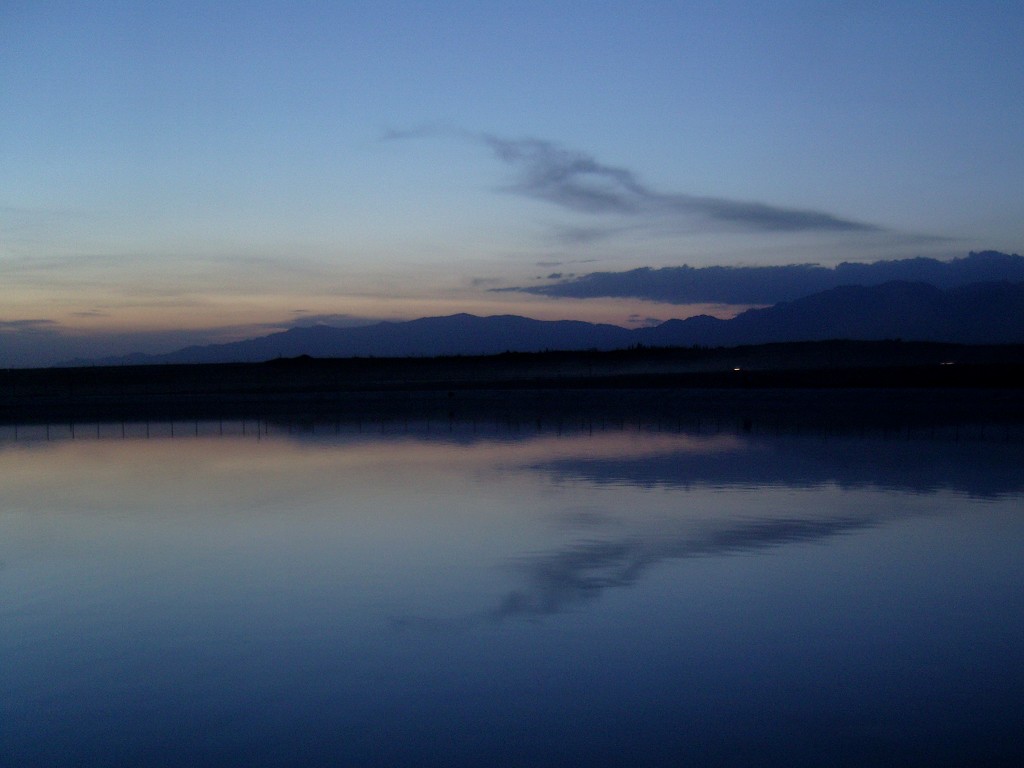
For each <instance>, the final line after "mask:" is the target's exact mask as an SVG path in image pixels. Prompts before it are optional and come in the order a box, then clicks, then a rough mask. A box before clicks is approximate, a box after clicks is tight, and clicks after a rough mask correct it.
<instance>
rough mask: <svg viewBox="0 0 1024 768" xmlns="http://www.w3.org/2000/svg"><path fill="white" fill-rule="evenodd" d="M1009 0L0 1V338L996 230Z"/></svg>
mask: <svg viewBox="0 0 1024 768" xmlns="http://www.w3.org/2000/svg"><path fill="white" fill-rule="evenodd" d="M1022 39H1024V4H1021V3H1018V2H940V1H935V2H885V3H882V2H870V1H868V0H865V1H864V2H850V3H847V2H770V3H768V2H763V3H762V2H753V1H752V2H743V3H731V2H719V3H696V2H694V3H690V2H678V1H677V2H629V3H626V2H622V3H613V2H598V1H597V0H594V1H592V2H557V1H549V2H511V1H510V0H504V2H487V1H486V0H474V1H473V2H432V3H420V2H386V1H385V2H373V3H370V2H343V3H327V2H281V3H274V2H259V1H257V0H249V1H248V2H239V3H234V2H218V3H209V2H202V3H199V2H196V3H193V2H165V3H149V2H109V1H107V0H91V2H47V1H46V0H32V1H31V2H22V1H21V0H6V2H4V3H3V5H2V6H0V104H3V108H2V110H0V366H4V365H7V366H13V365H29V364H31V365H37V364H38V365H50V364H54V363H55V362H59V361H61V360H64V359H68V358H70V357H74V356H82V355H85V356H89V355H96V356H105V355H111V354H124V353H127V352H131V351H143V352H152V353H159V352H163V351H169V350H171V349H175V348H178V347H180V346H184V345H185V344H190V343H206V342H214V341H228V340H233V339H238V338H246V337H251V336H254V335H262V334H265V333H269V332H271V331H273V330H279V329H283V328H287V327H290V326H294V325H297V324H309V323H314V322H329V323H331V324H336V325H339V324H353V323H361V322H366V321H368V320H377V319H412V318H416V317H421V316H431V315H445V314H453V313H456V312H471V313H474V314H480V315H492V314H505V313H514V314H521V315H526V316H530V317H536V318H539V319H579V320H590V321H601V322H612V323H615V324H618V325H627V326H628V325H637V324H640V323H644V322H653V321H654V320H665V319H669V318H672V317H686V316H688V315H692V314H697V313H699V312H710V313H713V314H717V315H719V316H722V317H728V316H731V315H732V314H735V313H736V312H738V311H740V310H741V309H745V308H746V306H742V305H731V304H722V303H721V302H715V301H711V300H708V301H706V302H700V301H694V302H691V303H686V304H681V303H665V302H660V301H653V300H648V301H644V300H640V299H635V298H600V297H598V298H586V299H581V298H574V297H566V296H560V295H554V294H545V293H543V292H539V293H538V292H536V291H534V290H531V291H517V290H508V289H509V288H518V287H522V288H528V289H536V288H537V287H538V286H543V285H546V284H548V283H551V282H552V281H557V280H564V279H576V278H578V277H580V276H586V275H588V274H590V273H595V272H618V271H627V270H634V269H638V268H641V267H650V268H652V269H659V268H664V267H679V266H683V265H688V266H690V267H697V268H699V267H709V266H715V267H763V266H773V265H787V264H820V265H823V266H827V267H828V266H835V265H837V264H839V263H840V262H844V261H847V262H871V261H876V260H881V259H886V260H888V259H902V258H910V257H917V256H926V257H931V258H937V259H942V260H949V259H953V258H957V257H963V256H965V255H966V254H967V253H968V252H969V251H972V250H982V249H994V250H999V251H1003V252H1006V253H1015V252H1019V251H1021V250H1022V243H1024V194H1021V186H1020V184H1021V179H1022V178H1024V151H1021V150H1022V143H1024V142H1022V139H1021V126H1022V125H1024V46H1022V45H1021V40H1022Z"/></svg>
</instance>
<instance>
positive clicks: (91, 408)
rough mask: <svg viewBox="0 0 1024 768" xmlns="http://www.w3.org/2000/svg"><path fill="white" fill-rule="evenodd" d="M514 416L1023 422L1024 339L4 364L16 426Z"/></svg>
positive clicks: (1, 374)
mask: <svg viewBox="0 0 1024 768" xmlns="http://www.w3.org/2000/svg"><path fill="white" fill-rule="evenodd" d="M502 414H505V415H511V414H516V416H517V417H524V418H534V417H536V418H568V419H571V418H577V417H578V418H640V417H642V418H657V419H679V420H682V419H687V420H689V419H699V418H709V419H710V418H718V419H721V418H726V419H738V420H739V423H742V424H752V423H753V422H754V421H755V420H756V421H759V422H761V423H763V422H764V421H766V420H769V421H770V420H775V421H776V422H779V423H781V422H786V423H788V424H799V423H801V422H808V423H819V424H820V423H824V422H827V423H829V424H833V425H835V426H837V427H843V426H847V427H856V426H867V425H875V426H884V425H887V424H897V423H899V424H946V425H950V424H960V423H965V424H966V423H976V424H986V423H996V424H1008V425H1022V424H1024V345H1013V346H960V345H950V344H926V343H907V342H899V341H892V342H840V341H837V342H813V343H811V342H809V343H802V344H771V345H760V346H749V347H736V348H722V349H703V348H685V349H645V348H638V349H630V350H623V351H618V352H544V353H535V354H526V353H506V354H503V355H494V356H486V357H448V358H402V359H397V358H352V359H313V358H308V357H300V358H290V359H279V360H272V361H269V362H266V363H256V364H210V365H157V366H123V367H92V368H50V369H30V370H7V371H0V423H6V424H18V423H22V424H25V423H44V422H57V421H78V422H88V421H118V420H120V421H139V420H175V419H211V418H213V419H216V418H308V419H338V420H347V419H356V418H358V419H376V418H380V419H388V418H411V417H417V418H450V419H464V418H477V417H483V416H496V415H499V416H500V415H502Z"/></svg>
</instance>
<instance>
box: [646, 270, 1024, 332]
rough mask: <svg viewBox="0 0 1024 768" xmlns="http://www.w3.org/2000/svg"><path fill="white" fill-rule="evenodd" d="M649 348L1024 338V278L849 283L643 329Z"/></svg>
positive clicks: (670, 321)
mask: <svg viewBox="0 0 1024 768" xmlns="http://www.w3.org/2000/svg"><path fill="white" fill-rule="evenodd" d="M638 333H639V334H640V335H642V336H643V342H642V343H645V344H651V345H652V346H670V345H671V346H677V345H678V346H691V345H693V344H703V345H707V346H732V345H737V344H762V343H766V342H782V341H819V340H824V339H860V340H875V339H897V338H899V339H904V340H907V341H945V342H954V343H959V344H1011V343H1020V342H1024V283H1007V282H998V283H973V284H970V285H965V286H960V287H957V288H950V289H947V290H942V289H940V288H936V287H935V286H932V285H928V284H926V283H909V282H901V281H893V282H889V283H884V284H883V285H876V286H861V285H846V286H841V287H839V288H832V289H830V290H827V291H822V292H820V293H815V294H812V295H810V296H807V297H805V298H802V299H796V300H795V301H786V302H780V303H778V304H776V305H775V306H772V307H768V308H765V309H751V310H748V311H746V312H743V313H742V314H740V315H737V316H736V317H734V318H733V319H731V320H719V319H717V318H714V317H708V316H706V315H702V316H698V317H691V318H688V319H686V320H669V321H667V322H665V323H662V324H661V325H659V326H657V327H654V328H648V329H641V331H638Z"/></svg>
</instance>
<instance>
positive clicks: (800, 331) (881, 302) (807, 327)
mask: <svg viewBox="0 0 1024 768" xmlns="http://www.w3.org/2000/svg"><path fill="white" fill-rule="evenodd" d="M896 338H900V339H904V340H907V341H911V340H913V341H945V342H955V343H961V344H1009V343H1024V283H1010V282H991V283H974V284H970V285H965V286H960V287H956V288H950V289H946V290H943V289H940V288H936V287H935V286H932V285H929V284H926V283H914V282H900V281H894V282H889V283H885V284H883V285H877V286H855V285H848V286H841V287H838V288H833V289H830V290H827V291H822V292H820V293H815V294H813V295H811V296H807V297H805V298H802V299H796V300H794V301H788V302H781V303H779V304H776V305H775V306H772V307H768V308H766V309H752V310H748V311H747V312H744V313H742V314H740V315H738V316H737V317H735V318H733V319H731V320H720V319H717V318H714V317H708V316H706V315H701V316H697V317H691V318H688V319H686V320H669V321H667V322H665V323H662V324H660V325H658V326H654V327H650V328H638V329H635V330H630V329H626V328H620V327H618V326H614V325H604V324H593V323H584V322H578V321H569V320H562V321H543V320H531V319H529V318H525V317H518V316H514V315H500V316H494V317H476V316H474V315H467V314H459V315H451V316H449V317H429V318H422V319H419V320H411V321H408V322H385V323H377V324H375V325H368V326H362V327H357V328H334V327H331V326H326V325H317V326H312V327H306V328H292V329H290V330H287V331H283V332H280V333H274V334H271V335H269V336H263V337H260V338H255V339H248V340H246V341H237V342H233V343H229V344H214V345H209V346H199V347H187V348H185V349H181V350H178V351H177V352H171V353H169V354H164V355H130V356H128V357H120V358H108V359H104V360H98V361H91V363H90V364H101V365H113V364H118V365H120V364H146V363H220V362H260V361H264V360H271V359H274V358H277V357H297V356H299V355H310V356H312V357H435V356H441V355H487V354H496V353H500V352H506V351H512V352H537V351H543V350H581V349H598V350H608V349H622V348H626V347H630V346H633V345H637V344H643V345H648V346H694V345H704V346H735V345H740V344H761V343H767V342H785V341H814V340H823V339H862V340H874V339H896Z"/></svg>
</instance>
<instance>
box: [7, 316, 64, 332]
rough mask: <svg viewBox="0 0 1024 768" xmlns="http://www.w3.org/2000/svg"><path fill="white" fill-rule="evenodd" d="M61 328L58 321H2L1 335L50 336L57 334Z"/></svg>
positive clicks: (38, 319)
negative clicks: (50, 334)
mask: <svg viewBox="0 0 1024 768" xmlns="http://www.w3.org/2000/svg"><path fill="white" fill-rule="evenodd" d="M59 327H60V326H59V325H58V323H57V322H56V321H54V320H48V319H46V318H29V319H25V320H0V333H2V334H11V333H18V334H22V333H24V334H44V333H46V334H49V333H55V332H56V331H57V329H58V328H59Z"/></svg>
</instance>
